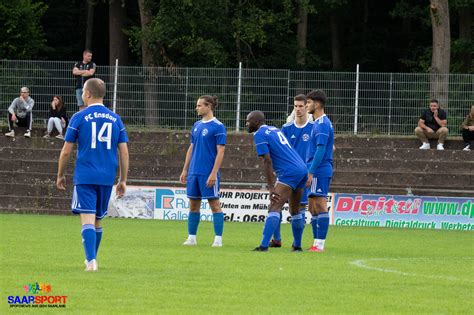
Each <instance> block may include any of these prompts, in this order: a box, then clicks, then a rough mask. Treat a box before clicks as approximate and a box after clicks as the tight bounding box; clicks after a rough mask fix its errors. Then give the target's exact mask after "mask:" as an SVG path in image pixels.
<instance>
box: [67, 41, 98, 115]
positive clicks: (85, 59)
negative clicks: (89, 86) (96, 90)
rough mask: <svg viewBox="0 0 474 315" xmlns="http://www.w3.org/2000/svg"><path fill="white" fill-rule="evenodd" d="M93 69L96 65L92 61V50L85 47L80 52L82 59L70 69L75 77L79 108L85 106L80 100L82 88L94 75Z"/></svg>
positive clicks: (81, 108)
mask: <svg viewBox="0 0 474 315" xmlns="http://www.w3.org/2000/svg"><path fill="white" fill-rule="evenodd" d="M95 70H96V65H95V63H93V62H92V51H90V50H88V49H86V50H84V52H83V53H82V61H79V62H76V63H75V64H74V68H73V69H72V74H73V75H74V78H76V99H77V105H78V106H79V110H83V109H84V108H85V106H84V102H83V101H82V88H83V87H84V83H86V81H87V80H89V79H90V78H93V77H94V74H95Z"/></svg>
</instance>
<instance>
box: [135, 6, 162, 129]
mask: <svg viewBox="0 0 474 315" xmlns="http://www.w3.org/2000/svg"><path fill="white" fill-rule="evenodd" d="M145 1H146V0H138V9H139V10H140V22H141V27H142V64H143V77H144V80H143V92H144V99H145V113H144V116H145V125H146V126H147V127H156V126H157V125H158V113H159V112H158V101H157V100H158V95H157V91H156V87H157V85H156V82H155V78H157V77H158V69H157V68H155V63H154V61H153V52H152V50H151V48H150V45H149V43H148V38H147V36H146V33H147V32H148V27H149V25H150V23H151V21H152V13H151V10H150V9H149V8H148V7H147V6H146V4H145Z"/></svg>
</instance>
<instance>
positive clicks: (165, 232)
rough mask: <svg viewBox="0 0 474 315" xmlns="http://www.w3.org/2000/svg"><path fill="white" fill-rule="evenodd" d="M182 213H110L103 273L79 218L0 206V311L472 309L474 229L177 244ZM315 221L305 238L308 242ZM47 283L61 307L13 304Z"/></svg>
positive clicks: (232, 237) (228, 229)
mask: <svg viewBox="0 0 474 315" xmlns="http://www.w3.org/2000/svg"><path fill="white" fill-rule="evenodd" d="M186 231H187V229H186V222H180V221H158V220H149V221H147V220H137V219H105V220H104V236H103V239H102V245H101V248H100V250H99V255H98V261H99V272H97V273H86V272H84V271H83V269H84V265H83V260H84V254H83V249H82V244H81V237H80V223H79V219H78V218H77V217H72V216H67V217H62V216H36V215H0V250H1V252H0V253H1V266H0V274H1V303H0V313H1V314H8V313H18V314H19V313H35V314H37V313H45V312H46V313H56V314H58V313H59V312H61V313H63V312H67V313H88V314H94V313H111V314H112V313H113V314H117V313H160V314H162V313H174V314H199V313H212V314H225V313H239V314H242V313H244V314H284V313H286V314H289V313H291V314H295V313H313V314H314V313H323V314H324V313H326V314H327V313H339V314H340V313H350V314H367V313H377V314H380V313H443V314H453V313H465V314H468V313H471V314H472V312H473V309H474V298H473V297H474V233H471V232H456V231H431V230H401V229H383V228H341V227H331V228H330V232H329V236H328V241H327V245H326V247H327V251H326V252H325V253H322V254H320V253H310V252H303V253H292V252H290V249H289V245H290V243H291V242H290V239H291V235H290V234H291V231H290V226H289V225H284V226H283V227H282V234H283V242H284V247H283V248H280V249H273V250H271V251H270V252H267V253H255V252H251V251H250V250H251V249H252V248H253V247H255V246H256V245H258V242H259V240H260V236H261V231H262V224H258V223H227V224H226V225H225V228H224V247H223V248H211V246H210V244H211V242H212V239H213V230H212V224H211V223H206V222H202V223H201V225H200V226H199V233H198V243H199V245H198V246H197V247H185V246H182V245H181V243H182V242H183V241H184V239H185V238H186V236H187V235H186V234H187V232H186ZM310 234H311V232H310V227H309V226H307V229H306V230H305V238H304V244H307V245H309V244H310V242H311V235H310ZM35 282H41V283H47V284H51V286H52V292H51V293H50V294H53V295H66V296H67V297H68V298H67V305H66V308H65V309H62V310H58V309H44V308H43V309H32V308H22V309H19V308H14V309H10V308H9V305H8V302H7V296H9V295H15V296H16V295H24V293H23V289H22V287H23V285H25V284H28V283H35Z"/></svg>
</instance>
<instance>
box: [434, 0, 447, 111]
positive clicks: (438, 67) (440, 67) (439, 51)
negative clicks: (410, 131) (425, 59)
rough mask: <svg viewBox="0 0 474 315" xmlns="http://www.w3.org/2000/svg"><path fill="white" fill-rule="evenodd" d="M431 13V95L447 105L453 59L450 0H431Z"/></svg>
mask: <svg viewBox="0 0 474 315" xmlns="http://www.w3.org/2000/svg"><path fill="white" fill-rule="evenodd" d="M430 13H431V25H432V29H433V52H432V57H431V68H430V73H431V96H432V97H433V98H436V99H438V100H439V101H440V102H441V103H442V104H444V106H447V101H448V91H449V86H448V83H449V81H448V78H449V76H448V74H449V66H450V61H451V60H450V58H451V34H450V27H449V6H448V0H430Z"/></svg>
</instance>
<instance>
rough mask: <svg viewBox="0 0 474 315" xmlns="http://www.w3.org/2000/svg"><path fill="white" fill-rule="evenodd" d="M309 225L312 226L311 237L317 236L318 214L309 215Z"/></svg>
mask: <svg viewBox="0 0 474 315" xmlns="http://www.w3.org/2000/svg"><path fill="white" fill-rule="evenodd" d="M311 227H312V228H313V238H314V239H317V238H318V215H317V214H316V215H313V216H312V217H311Z"/></svg>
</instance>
